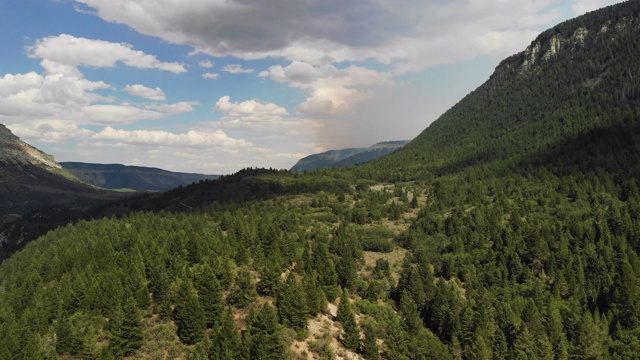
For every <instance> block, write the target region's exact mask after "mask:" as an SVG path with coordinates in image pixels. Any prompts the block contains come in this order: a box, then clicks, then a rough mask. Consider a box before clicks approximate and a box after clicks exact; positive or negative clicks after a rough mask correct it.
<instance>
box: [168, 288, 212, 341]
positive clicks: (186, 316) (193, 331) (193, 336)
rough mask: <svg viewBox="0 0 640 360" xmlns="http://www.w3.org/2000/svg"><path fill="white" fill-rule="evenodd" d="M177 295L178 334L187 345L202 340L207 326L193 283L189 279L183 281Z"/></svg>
mask: <svg viewBox="0 0 640 360" xmlns="http://www.w3.org/2000/svg"><path fill="white" fill-rule="evenodd" d="M176 297H177V299H176V308H175V310H174V311H175V319H176V323H177V325H178V336H179V337H180V340H182V342H184V343H185V344H187V345H192V344H195V343H197V342H198V341H200V340H202V337H203V336H204V330H205V328H206V327H207V321H206V318H205V313H204V308H203V307H202V304H201V303H200V300H199V299H198V297H197V296H196V293H195V290H194V289H193V287H192V285H191V284H190V283H189V282H187V281H183V282H182V284H181V285H180V288H179V289H178V294H177V296H176Z"/></svg>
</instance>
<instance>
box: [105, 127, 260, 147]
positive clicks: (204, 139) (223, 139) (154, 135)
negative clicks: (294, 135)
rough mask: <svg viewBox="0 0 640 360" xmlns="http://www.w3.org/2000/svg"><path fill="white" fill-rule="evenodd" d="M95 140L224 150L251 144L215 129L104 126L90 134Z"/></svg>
mask: <svg viewBox="0 0 640 360" xmlns="http://www.w3.org/2000/svg"><path fill="white" fill-rule="evenodd" d="M92 139H95V140H109V141H116V142H122V143H127V144H135V145H159V146H169V147H182V146H209V147H220V148H222V149H225V150H234V149H239V148H242V149H247V150H248V149H250V148H253V144H252V143H250V142H248V141H245V140H242V139H234V138H231V137H229V136H228V135H227V134H226V133H225V132H224V131H222V130H216V131H212V132H208V133H201V132H197V131H195V130H189V131H188V132H186V133H184V134H174V133H171V132H168V131H163V130H123V129H114V128H112V127H110V126H108V127H105V128H104V129H103V130H102V131H100V132H99V133H96V134H94V135H93V136H92Z"/></svg>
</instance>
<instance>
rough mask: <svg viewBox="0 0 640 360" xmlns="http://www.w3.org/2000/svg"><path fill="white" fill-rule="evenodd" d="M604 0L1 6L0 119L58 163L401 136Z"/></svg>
mask: <svg viewBox="0 0 640 360" xmlns="http://www.w3.org/2000/svg"><path fill="white" fill-rule="evenodd" d="M616 2H617V1H615V0H530V1H524V0H522V1H521V0H517V1H516V0H450V1H441V0H375V1H374V0H358V1H344V0H326V1H310V0H189V1H187V0H184V1H177V0H75V1H74V0H23V1H15V0H0V41H1V42H2V44H3V47H4V48H3V52H2V56H0V123H3V124H5V125H7V127H9V129H11V130H12V131H13V132H14V133H15V134H16V135H18V136H20V137H21V138H22V139H23V140H25V141H27V142H28V143H30V144H32V145H34V146H36V147H38V148H39V149H41V150H43V151H45V152H47V153H49V154H52V155H54V156H55V157H56V159H57V160H58V161H84V162H95V163H122V164H128V165H141V166H154V167H161V168H164V169H168V170H173V171H185V172H200V173H209V174H227V173H231V172H235V171H237V170H239V169H241V168H243V167H249V166H254V167H255V166H258V167H274V168H289V167H291V166H292V165H293V164H295V162H296V161H297V160H298V159H299V158H301V157H304V156H306V155H308V154H312V153H316V152H321V151H324V150H329V149H337V148H344V147H360V146H369V145H372V144H374V143H376V142H380V141H388V140H403V139H411V138H413V137H415V136H417V135H418V134H419V133H420V132H421V131H422V130H424V129H425V128H426V127H427V126H428V125H429V124H430V123H431V122H433V121H434V120H435V119H437V117H438V116H439V115H440V114H442V113H443V112H444V111H446V110H447V109H448V108H449V107H451V106H452V105H454V104H455V103H456V102H458V101H459V100H460V99H461V98H462V97H464V95H466V94H467V93H469V92H470V91H472V90H474V89H475V88H476V87H477V86H479V85H480V84H482V83H483V82H484V81H486V79H488V77H489V76H490V75H491V73H492V72H493V69H494V68H495V66H496V65H497V64H498V63H499V62H500V60H502V59H503V58H505V57H506V56H509V55H511V54H513V53H516V52H519V51H522V50H524V49H525V48H526V47H527V46H528V45H529V44H530V43H531V41H533V40H534V38H535V37H536V35H537V34H539V33H540V32H541V31H543V30H545V29H547V28H549V27H551V26H553V25H555V24H557V23H559V22H561V21H563V20H566V19H568V18H571V17H574V16H577V15H581V14H583V13H585V12H587V11H591V10H595V9H597V8H600V7H602V6H606V5H610V4H613V3H616Z"/></svg>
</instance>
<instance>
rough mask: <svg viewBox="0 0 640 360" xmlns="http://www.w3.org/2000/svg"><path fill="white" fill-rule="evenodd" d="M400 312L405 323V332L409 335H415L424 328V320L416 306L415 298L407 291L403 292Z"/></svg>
mask: <svg viewBox="0 0 640 360" xmlns="http://www.w3.org/2000/svg"><path fill="white" fill-rule="evenodd" d="M399 311H400V316H401V318H402V321H403V323H404V327H405V330H406V331H407V332H408V333H409V334H411V335H415V334H417V333H418V331H420V330H421V329H422V328H423V326H422V320H421V319H420V314H419V313H418V307H417V306H416V303H415V302H414V301H413V298H412V297H411V295H410V294H409V292H408V291H407V290H405V291H403V292H402V295H401V296H400V309H399Z"/></svg>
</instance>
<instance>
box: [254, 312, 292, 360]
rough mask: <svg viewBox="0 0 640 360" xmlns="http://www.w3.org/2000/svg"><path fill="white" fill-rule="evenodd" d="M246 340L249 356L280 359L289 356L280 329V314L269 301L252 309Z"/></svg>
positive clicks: (257, 358) (266, 359) (261, 359)
mask: <svg viewBox="0 0 640 360" xmlns="http://www.w3.org/2000/svg"><path fill="white" fill-rule="evenodd" d="M244 340H245V348H246V352H247V353H246V354H245V356H246V357H247V358H250V359H256V360H263V359H264V360H268V359H274V360H278V359H287V358H288V357H289V354H288V351H287V346H286V344H285V343H284V342H283V340H282V337H281V336H280V334H279V331H278V314H277V312H276V310H275V309H274V308H273V306H271V305H269V303H265V304H264V305H262V306H261V307H260V308H259V309H252V312H251V313H250V314H249V321H248V326H247V332H246V334H245V339H244Z"/></svg>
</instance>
